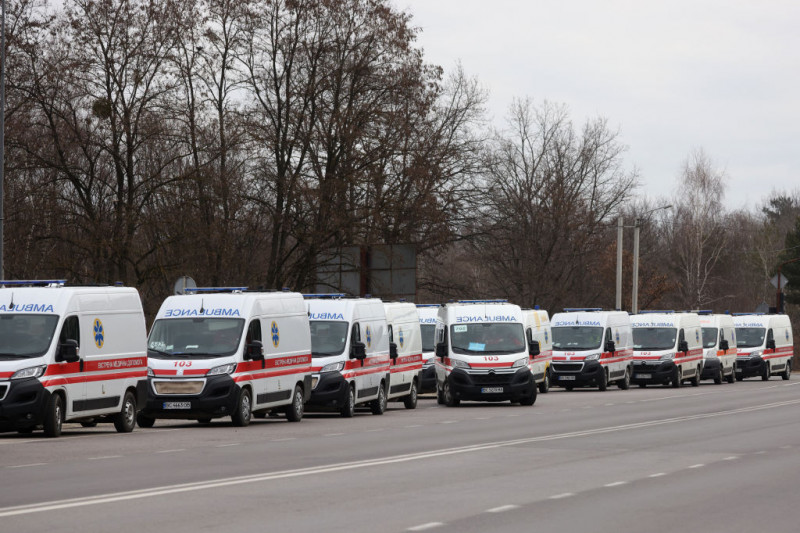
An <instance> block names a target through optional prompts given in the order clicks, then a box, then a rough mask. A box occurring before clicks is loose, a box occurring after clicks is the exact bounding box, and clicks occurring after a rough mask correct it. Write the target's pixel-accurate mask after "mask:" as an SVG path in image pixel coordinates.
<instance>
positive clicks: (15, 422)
mask: <svg viewBox="0 0 800 533" xmlns="http://www.w3.org/2000/svg"><path fill="white" fill-rule="evenodd" d="M0 287H2V288H0V431H14V430H16V431H19V432H20V433H30V432H31V431H33V430H34V429H36V428H38V427H42V428H43V429H44V434H45V436H47V437H58V436H59V435H60V434H61V429H62V424H63V423H64V422H80V423H81V424H82V425H83V426H86V427H91V426H94V425H96V424H97V422H113V423H114V427H115V428H116V429H117V431H119V432H120V433H127V432H129V431H132V430H133V428H134V425H135V420H136V411H137V405H138V399H139V397H140V395H141V394H142V392H143V391H144V385H145V380H146V377H147V352H146V347H147V344H146V338H147V334H146V330H145V324H144V313H143V312H142V301H141V299H140V298H139V293H138V292H137V291H136V289H133V288H129V287H69V286H65V285H64V281H63V280H47V281H3V282H0Z"/></svg>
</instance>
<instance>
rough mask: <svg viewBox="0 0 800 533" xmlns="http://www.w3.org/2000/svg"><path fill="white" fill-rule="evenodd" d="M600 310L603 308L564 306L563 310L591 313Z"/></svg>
mask: <svg viewBox="0 0 800 533" xmlns="http://www.w3.org/2000/svg"><path fill="white" fill-rule="evenodd" d="M602 310H603V308H602V307H565V308H564V312H565V313H582V312H587V313H593V312H596V311H602Z"/></svg>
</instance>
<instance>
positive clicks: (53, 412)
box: [44, 394, 64, 438]
mask: <svg viewBox="0 0 800 533" xmlns="http://www.w3.org/2000/svg"><path fill="white" fill-rule="evenodd" d="M63 424H64V400H62V399H61V395H60V394H51V395H50V399H49V400H47V410H46V411H45V413H44V436H45V437H51V438H55V437H58V436H59V435H61V426H62V425H63Z"/></svg>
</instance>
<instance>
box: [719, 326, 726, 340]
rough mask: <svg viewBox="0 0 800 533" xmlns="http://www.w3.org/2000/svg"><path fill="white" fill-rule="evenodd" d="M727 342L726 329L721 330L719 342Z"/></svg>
mask: <svg viewBox="0 0 800 533" xmlns="http://www.w3.org/2000/svg"><path fill="white" fill-rule="evenodd" d="M724 340H725V328H719V342H722V341H724Z"/></svg>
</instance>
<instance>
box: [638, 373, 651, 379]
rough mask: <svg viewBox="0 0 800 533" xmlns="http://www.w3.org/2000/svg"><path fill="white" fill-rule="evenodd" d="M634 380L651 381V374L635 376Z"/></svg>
mask: <svg viewBox="0 0 800 533" xmlns="http://www.w3.org/2000/svg"><path fill="white" fill-rule="evenodd" d="M633 377H634V379H652V377H653V374H635V375H634V376H633Z"/></svg>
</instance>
